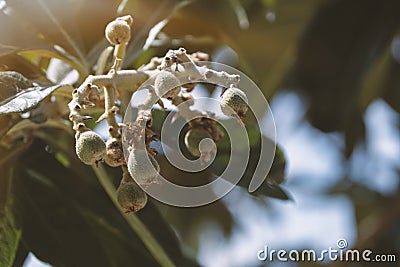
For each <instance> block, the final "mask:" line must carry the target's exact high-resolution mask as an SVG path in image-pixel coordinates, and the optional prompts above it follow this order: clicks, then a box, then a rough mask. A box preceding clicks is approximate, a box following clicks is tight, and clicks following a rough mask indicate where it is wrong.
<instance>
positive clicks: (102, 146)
mask: <svg viewBox="0 0 400 267" xmlns="http://www.w3.org/2000/svg"><path fill="white" fill-rule="evenodd" d="M75 151H76V154H77V155H78V157H79V159H80V160H81V161H82V162H83V163H85V164H87V165H92V164H97V163H98V162H100V161H103V160H104V158H105V157H106V143H105V142H104V141H103V138H101V136H100V135H98V134H97V133H95V132H93V131H86V132H83V133H80V134H79V135H78V138H77V140H76V144H75Z"/></svg>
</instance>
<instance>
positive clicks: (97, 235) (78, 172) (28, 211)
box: [0, 0, 400, 266]
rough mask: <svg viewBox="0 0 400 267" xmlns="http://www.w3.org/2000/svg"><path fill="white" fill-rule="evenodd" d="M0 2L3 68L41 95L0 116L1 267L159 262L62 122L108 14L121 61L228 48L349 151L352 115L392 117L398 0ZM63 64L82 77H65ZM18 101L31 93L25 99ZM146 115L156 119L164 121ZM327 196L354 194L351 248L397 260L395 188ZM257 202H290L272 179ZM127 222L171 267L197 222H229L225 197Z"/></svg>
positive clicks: (346, 186) (359, 130) (360, 130)
mask: <svg viewBox="0 0 400 267" xmlns="http://www.w3.org/2000/svg"><path fill="white" fill-rule="evenodd" d="M0 4H1V10H0V11H1V12H0V25H1V26H0V35H1V36H2V38H1V40H0V70H1V71H17V72H19V73H21V74H22V75H24V76H25V77H27V78H28V79H30V80H32V81H35V82H36V84H37V86H38V87H40V88H42V89H43V90H44V91H46V90H48V91H46V93H45V94H43V95H42V96H41V97H40V99H39V98H35V99H34V100H35V101H36V102H35V103H34V104H32V105H29V102H27V104H28V106H29V108H33V109H31V110H30V111H29V115H30V117H29V116H28V117H27V116H26V115H27V114H26V113H25V114H24V116H21V114H19V113H10V114H0V170H1V173H0V266H13V263H14V266H20V265H21V264H22V263H23V262H24V260H25V257H26V255H27V254H28V252H33V253H34V254H35V255H36V256H37V257H38V258H39V259H41V260H43V261H46V262H48V263H50V264H53V265H55V266H76V265H77V263H78V262H79V265H80V266H126V265H130V264H132V263H134V264H136V265H138V266H159V264H160V263H159V262H157V260H156V259H155V257H154V255H152V254H151V253H150V252H149V250H148V249H147V248H146V246H145V245H144V243H143V240H141V239H140V238H139V236H138V234H137V233H136V232H135V231H134V230H133V229H132V228H131V227H130V225H129V224H128V223H127V221H126V220H125V219H124V217H123V215H122V214H121V213H119V212H118V209H116V208H115V206H114V204H113V203H112V202H111V201H110V199H109V198H108V196H107V194H105V192H104V189H103V188H102V186H101V185H100V183H99V182H98V180H97V177H96V174H95V173H94V172H93V171H92V169H90V168H89V167H87V166H84V165H83V164H82V163H81V162H80V161H79V160H78V159H77V157H76V155H75V153H74V149H73V140H74V139H73V134H72V130H71V129H70V128H71V127H70V125H69V122H68V121H67V112H68V110H67V108H66V104H67V103H68V102H69V100H70V99H69V96H70V95H71V91H72V86H77V85H78V84H79V82H80V81H82V80H83V79H84V78H85V77H86V76H87V75H88V74H93V73H94V72H95V71H96V60H97V58H98V57H99V55H100V53H101V52H102V51H103V50H104V49H105V48H106V46H107V42H106V40H105V38H104V36H103V32H104V28H105V26H106V24H107V23H108V22H109V21H111V20H112V19H114V18H115V17H116V16H118V15H125V14H132V15H133V17H134V26H133V35H132V36H134V38H133V40H132V42H131V43H130V45H129V48H128V51H127V54H128V60H127V61H126V62H125V67H129V66H139V65H141V64H143V63H146V62H148V60H149V59H150V58H151V57H153V56H155V55H157V56H162V55H163V54H165V53H166V51H167V50H168V49H173V48H178V47H185V48H186V49H187V50H188V51H193V52H195V51H197V50H200V51H203V52H207V53H209V54H211V55H213V54H215V52H216V51H218V50H219V49H221V48H222V47H230V48H231V49H232V50H233V51H234V52H235V53H236V54H237V56H238V64H237V66H236V67H238V68H239V69H241V70H242V71H244V72H245V73H246V74H247V75H248V76H250V77H251V78H252V79H253V80H254V81H255V82H256V83H257V84H258V85H259V87H260V88H262V90H263V93H264V95H265V96H266V97H267V98H268V99H271V98H272V97H273V96H274V94H275V93H276V92H278V91H279V90H281V89H288V88H289V89H292V90H295V91H296V92H299V93H301V95H303V96H304V97H305V99H306V100H307V103H308V110H307V114H306V117H307V120H309V121H310V123H311V124H312V125H313V126H314V127H316V128H318V129H320V130H322V131H324V132H341V133H344V136H345V141H346V146H345V151H343V153H344V154H345V155H346V156H347V157H350V156H351V155H352V153H353V150H354V148H355V147H356V146H357V145H360V144H363V142H364V137H365V126H364V122H363V116H364V112H365V110H366V109H367V107H368V106H369V104H370V103H371V102H373V101H374V100H375V99H378V98H382V99H384V100H385V101H386V102H387V103H388V104H389V105H390V106H391V107H392V108H393V109H394V110H396V111H397V112H399V111H400V106H399V103H400V93H399V86H400V83H399V81H400V80H399V78H398V77H399V74H400V64H399V59H400V52H399V51H400V44H399V43H398V42H397V43H396V42H394V40H395V38H396V36H397V34H398V33H399V26H400V17H399V16H398V15H397V11H398V10H400V2H399V1H397V0H387V1H385V2H384V4H383V3H377V2H376V1H372V0H363V1H361V0H353V1H345V0H307V1H296V0H264V1H261V0H242V1H239V0H238V1H229V0H196V1H178V0H150V1H134V0H127V1H126V0H122V1H113V0H101V1H99V0H96V1H94V0H88V1H76V0H68V1H65V0H64V1H61V0H56V1H50V0H32V1H28V0H13V1H0ZM160 22H162V23H161V24H160ZM156 25H157V27H154V26H156ZM153 27H154V28H153ZM150 30H152V32H153V35H149V31H150ZM397 38H398V37H397ZM146 40H147V41H146ZM149 41H151V43H150V44H149V43H148V42H149ZM54 59H57V60H58V61H55V60H54ZM57 62H58V63H57ZM55 63H57V64H55ZM55 65H56V67H54V66H55ZM73 70H75V71H76V72H77V73H78V75H79V77H78V78H77V79H76V80H72V81H71V80H68V77H69V75H71V74H72V73H73V72H72V71H73ZM50 71H51V72H52V73H53V74H51V73H50ZM54 73H55V74H54ZM61 81H62V82H63V83H70V85H72V86H66V87H62V88H60V86H58V85H56V84H58V83H59V82H61ZM1 86H2V87H1V88H0V90H1V91H0V100H2V102H1V104H0V105H1V106H0V108H4V107H5V105H4V104H6V103H10V102H11V101H12V99H17V98H18V97H20V96H21V93H20V90H14V91H13V88H12V87H10V86H9V87H3V84H1ZM26 88H28V87H26ZM26 88H21V89H26ZM49 88H50V89H49ZM36 89H37V88H36ZM17 93H19V94H18V95H17ZM26 93H29V90H28V91H23V92H22V95H24V94H26ZM50 93H51V96H49V94H50ZM39 100H42V101H41V102H40V103H39V104H38V102H39ZM36 104H38V105H36ZM288 108H290V107H288ZM20 111H22V109H21V110H20ZM23 111H24V112H25V111H26V110H25V108H24V109H23ZM155 119H158V120H160V121H163V118H162V115H158V116H156V118H155ZM249 119H251V118H249ZM157 124H158V123H154V125H157ZM255 129H256V128H255V124H254V123H253V122H251V121H250V123H249V124H248V127H247V130H248V132H249V133H251V132H253V133H254V132H255V134H252V135H251V136H252V140H251V142H250V143H251V145H252V147H251V149H252V153H251V155H252V156H251V161H250V165H249V168H248V169H247V170H246V175H245V178H244V179H243V180H242V181H241V183H242V184H240V185H241V186H243V187H244V188H247V186H248V183H249V180H248V179H247V180H246V178H249V177H251V174H252V172H253V171H254V166H253V165H254V164H252V163H255V161H256V160H257V153H259V151H258V148H259V146H258V144H259V141H260V138H265V137H262V136H259V134H257V133H258V132H257V131H256V130H255ZM223 149H224V148H223V147H221V151H223ZM283 149H284V148H283ZM277 151H278V157H276V159H275V161H274V164H273V167H272V168H273V170H272V173H271V174H270V178H271V177H272V176H275V178H274V179H278V180H279V179H280V178H279V177H283V176H284V169H285V163H286V162H285V158H284V156H283V152H282V151H281V150H280V148H279V147H278V149H277ZM226 154H229V151H225V154H220V155H219V157H220V158H218V161H217V162H216V163H215V164H214V165H213V168H212V171H213V172H214V173H216V174H218V173H219V172H220V171H221V169H223V166H224V165H223V162H224V158H223V157H224V156H226ZM157 160H158V161H159V162H160V164H161V169H162V170H163V172H165V173H163V174H165V175H166V176H167V177H173V178H176V180H175V182H177V183H180V184H185V183H186V184H198V183H199V180H200V181H201V182H202V183H203V182H207V181H209V180H210V179H212V177H213V174H212V173H211V172H210V171H207V172H205V173H200V174H196V175H197V176H196V175H194V176H193V179H190V181H189V180H188V179H185V178H186V176H187V174H186V173H183V172H180V171H177V170H175V169H172V168H170V166H169V165H168V163H167V162H166V161H165V159H163V158H162V156H159V158H157ZM107 175H108V176H109V178H110V179H112V180H111V182H112V183H113V184H114V185H117V184H118V180H119V178H120V176H121V173H120V172H119V171H117V170H112V169H108V168H107ZM191 175H193V174H191ZM191 177H192V176H191ZM398 192H400V190H398ZM329 194H345V195H347V196H348V197H349V198H350V199H351V200H352V202H353V204H354V208H355V215H356V220H357V226H358V241H357V243H356V247H360V248H361V247H368V248H370V249H373V250H374V251H376V252H380V251H382V252H383V253H384V252H388V251H396V252H398V243H396V240H400V238H399V236H400V232H399V229H400V227H399V224H400V216H399V214H400V208H399V207H400V206H399V204H398V203H399V193H397V195H396V196H390V197H389V196H385V195H381V194H379V193H377V192H375V191H373V190H371V189H367V188H365V187H364V186H362V185H360V184H358V183H354V182H352V181H350V180H349V179H348V178H347V177H346V174H345V177H344V178H343V179H342V180H341V181H340V182H338V184H337V185H335V187H334V188H332V190H331V191H330V192H329ZM254 195H255V197H258V198H261V199H263V200H264V197H265V196H270V197H275V198H280V199H287V198H289V196H288V194H287V193H286V191H285V189H282V188H280V187H277V186H273V185H271V184H269V183H265V184H263V185H262V186H261V187H260V189H259V190H258V191H256V192H255V194H254ZM366 199H368V200H369V201H366ZM371 199H372V200H371ZM266 201H267V200H266ZM161 214H162V215H161ZM137 215H138V217H139V219H140V220H141V221H142V222H143V223H144V224H145V225H146V227H147V228H148V229H149V230H150V232H151V233H152V234H153V235H154V237H155V238H156V240H157V241H158V242H159V243H160V245H161V246H162V247H163V249H164V250H165V251H166V253H167V255H168V256H169V257H170V258H171V259H172V261H173V262H174V263H175V264H176V265H177V266H197V265H198V264H197V263H196V262H195V260H193V259H192V258H195V257H196V253H197V252H198V251H197V250H198V248H199V242H200V237H201V234H202V231H203V229H204V226H205V225H207V224H209V223H214V224H215V225H217V226H218V227H220V229H221V231H223V233H224V234H225V236H227V237H228V236H229V235H230V234H231V233H232V231H233V229H234V228H235V226H236V225H235V220H234V217H233V216H232V214H231V213H230V211H229V209H228V208H227V207H226V205H225V204H224V202H223V201H217V202H215V203H213V204H210V205H207V206H204V207H201V208H196V209H182V208H175V207H169V206H165V205H162V204H160V203H157V202H155V201H150V204H149V205H148V206H147V207H146V208H145V209H144V210H142V211H140V212H139V213H138V214H137ZM371 229H372V230H373V231H371ZM174 230H175V231H174ZM176 233H177V234H176ZM177 236H179V239H178V238H177ZM397 242H398V241H397ZM182 247H184V249H183V251H185V255H184V254H183V253H182V252H181V251H182V249H181V248H182ZM186 254H188V255H186ZM340 264H342V263H339V264H337V265H340ZM332 265H336V264H332ZM385 266H390V264H386V265H385ZM393 266H395V265H393Z"/></svg>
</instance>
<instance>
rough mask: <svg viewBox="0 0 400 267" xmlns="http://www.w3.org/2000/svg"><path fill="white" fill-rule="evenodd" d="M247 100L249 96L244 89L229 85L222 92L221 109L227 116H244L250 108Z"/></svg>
mask: <svg viewBox="0 0 400 267" xmlns="http://www.w3.org/2000/svg"><path fill="white" fill-rule="evenodd" d="M247 102H248V99H247V96H246V94H245V93H244V92H243V91H242V90H240V89H238V88H236V87H229V88H228V89H227V90H226V91H225V92H224V93H223V94H222V99H221V104H220V105H221V110H222V112H223V113H224V114H225V115H227V116H230V117H236V116H238V117H239V118H243V117H244V116H245V115H246V112H247V109H248V106H247Z"/></svg>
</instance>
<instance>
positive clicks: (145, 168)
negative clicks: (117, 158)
mask: <svg viewBox="0 0 400 267" xmlns="http://www.w3.org/2000/svg"><path fill="white" fill-rule="evenodd" d="M128 171H129V174H130V175H131V177H132V178H133V179H134V180H135V181H136V182H137V183H138V184H140V185H144V186H146V185H149V184H151V183H152V181H154V179H155V178H156V177H157V176H158V173H159V172H160V166H159V165H158V162H157V161H156V160H155V158H154V157H153V156H152V155H150V154H149V153H147V151H146V150H145V149H135V150H132V151H131V152H130V153H129V158H128Z"/></svg>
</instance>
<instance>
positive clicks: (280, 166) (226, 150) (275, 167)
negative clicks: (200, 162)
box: [153, 110, 289, 200]
mask: <svg viewBox="0 0 400 267" xmlns="http://www.w3.org/2000/svg"><path fill="white" fill-rule="evenodd" d="M168 114H169V112H162V111H160V110H153V128H154V130H155V131H156V132H160V130H161V128H162V124H163V122H164V120H165V118H166V117H167V116H168ZM185 130H186V128H184V129H183V132H184V131H185ZM246 130H247V133H248V136H249V144H250V158H249V163H248V165H247V168H246V171H245V173H244V175H243V177H242V179H241V180H240V181H239V184H238V185H239V186H241V187H244V188H245V189H246V190H248V188H249V184H250V181H251V179H252V177H253V174H254V171H255V169H256V167H257V164H258V161H259V155H260V146H261V136H260V132H259V131H258V130H257V129H256V128H254V127H251V126H247V127H246ZM183 136H184V134H181V136H180V139H182V138H183ZM165 137H166V138H167V139H163V140H161V141H162V142H164V143H165V144H166V145H168V144H169V143H173V142H175V139H176V138H178V137H176V136H170V135H166V136H165ZM262 138H263V145H265V146H274V145H275V144H274V142H273V141H272V140H271V139H269V138H267V137H264V136H263V137H262ZM180 143H181V144H180V147H181V148H182V152H183V154H184V155H185V156H187V157H189V158H190V157H191V156H190V155H189V153H188V152H187V151H186V149H185V145H184V143H183V141H182V140H180ZM229 157H230V141H229V138H228V135H227V134H225V137H224V138H223V139H222V140H221V141H220V143H219V144H218V153H217V157H216V159H215V161H214V162H213V164H212V165H211V171H212V172H214V173H215V174H217V175H219V174H221V173H222V172H223V171H224V170H225V168H226V166H227V164H228V162H229ZM240 160H241V159H240ZM285 167H286V161H285V155H284V153H283V151H282V149H281V148H280V147H279V146H276V151H275V157H274V160H273V162H272V166H271V169H270V172H269V173H268V175H267V177H266V179H265V181H264V182H263V184H262V185H261V186H260V187H259V188H258V189H257V190H256V191H255V192H254V193H253V194H254V195H256V196H269V197H274V198H279V199H285V200H287V199H289V195H288V194H287V193H286V192H285V191H284V190H283V189H282V188H281V187H280V186H279V185H277V183H278V184H279V183H281V182H283V181H284V178H285ZM191 175H193V174H191ZM202 175H203V176H205V174H202ZM171 176H172V175H171ZM176 177H177V178H172V179H181V180H182V181H180V184H182V183H190V181H192V182H193V181H195V182H196V183H199V181H198V180H196V179H185V177H186V176H185V175H183V174H176ZM185 180H186V181H185ZM188 180H189V181H188ZM200 182H201V183H202V184H204V183H206V182H208V180H206V179H205V178H203V179H202V180H201V181H200Z"/></svg>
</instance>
